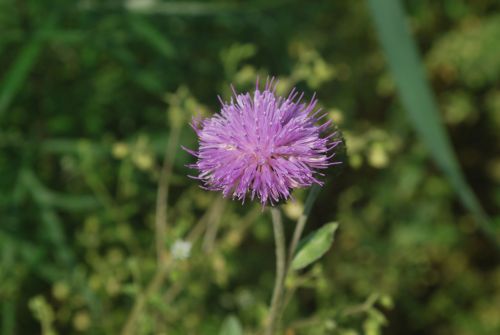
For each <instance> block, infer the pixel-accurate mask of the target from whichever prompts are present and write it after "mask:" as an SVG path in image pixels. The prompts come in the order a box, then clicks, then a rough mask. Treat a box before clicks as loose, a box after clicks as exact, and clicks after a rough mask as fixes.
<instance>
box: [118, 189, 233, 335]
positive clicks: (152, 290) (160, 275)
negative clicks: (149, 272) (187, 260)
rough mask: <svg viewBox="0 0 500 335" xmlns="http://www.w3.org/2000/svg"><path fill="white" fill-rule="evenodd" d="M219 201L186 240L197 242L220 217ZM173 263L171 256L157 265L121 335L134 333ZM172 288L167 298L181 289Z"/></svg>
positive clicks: (170, 297)
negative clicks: (142, 314)
mask: <svg viewBox="0 0 500 335" xmlns="http://www.w3.org/2000/svg"><path fill="white" fill-rule="evenodd" d="M221 201H223V200H221V199H220V197H218V198H217V199H216V200H215V202H214V204H212V206H210V208H209V209H208V210H207V211H206V212H205V214H204V215H203V216H202V217H201V219H200V220H199V221H198V223H197V224H196V225H195V226H194V227H193V228H192V229H191V231H190V232H189V233H188V234H187V237H186V241H188V242H191V243H192V244H195V242H197V241H198V239H199V238H200V237H201V236H202V234H203V231H204V229H205V228H206V227H207V226H209V225H211V224H214V223H213V222H211V221H213V220H220V219H221V215H218V214H217V213H214V212H217V211H219V208H220V205H219V206H218V205H217V204H218V203H220V202H221ZM174 265H175V260H173V259H172V258H166V259H165V261H164V262H163V263H160V265H159V266H157V268H156V272H155V274H154V276H153V278H152V279H151V281H150V282H149V284H148V285H147V286H146V289H145V290H144V292H142V293H139V295H138V297H137V298H136V300H135V301H134V305H133V306H132V310H131V311H130V314H129V316H128V317H127V319H126V322H125V325H124V326H123V329H122V331H121V334H122V335H134V334H136V324H137V321H138V319H139V317H140V315H141V313H142V312H143V311H144V309H145V307H146V304H147V302H148V300H149V299H150V298H151V297H152V296H153V295H154V294H156V293H158V291H159V290H160V288H161V286H162V285H163V283H164V282H165V280H166V279H167V274H168V273H169V271H170V269H171V268H172V267H173V266H174ZM172 288H173V289H172V291H176V292H170V291H169V292H170V293H168V292H167V295H166V296H167V297H168V299H173V298H174V297H175V295H176V294H177V293H179V292H180V291H181V289H182V287H180V288H175V286H173V287H172Z"/></svg>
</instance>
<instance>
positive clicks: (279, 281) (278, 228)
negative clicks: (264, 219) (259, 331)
mask: <svg viewBox="0 0 500 335" xmlns="http://www.w3.org/2000/svg"><path fill="white" fill-rule="evenodd" d="M271 217H272V221H273V231H274V241H275V245H276V279H275V282H274V290H273V297H272V299H271V305H270V307H269V319H268V322H267V326H266V330H265V332H264V334H265V335H273V334H274V329H275V328H276V324H277V323H278V320H279V314H280V313H279V312H280V305H281V300H282V297H283V291H284V286H285V275H286V272H287V269H286V267H287V264H286V246H285V231H284V229H283V220H282V219H281V212H280V209H279V208H277V207H271Z"/></svg>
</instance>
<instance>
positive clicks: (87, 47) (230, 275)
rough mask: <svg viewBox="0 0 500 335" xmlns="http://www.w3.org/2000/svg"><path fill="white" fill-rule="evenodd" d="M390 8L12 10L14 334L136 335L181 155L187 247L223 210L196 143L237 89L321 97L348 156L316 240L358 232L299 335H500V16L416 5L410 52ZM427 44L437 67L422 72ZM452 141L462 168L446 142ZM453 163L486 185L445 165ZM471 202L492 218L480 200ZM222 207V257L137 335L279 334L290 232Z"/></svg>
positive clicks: (321, 280) (7, 3)
mask: <svg viewBox="0 0 500 335" xmlns="http://www.w3.org/2000/svg"><path fill="white" fill-rule="evenodd" d="M388 3H389V5H388ZM390 3H394V1H388V2H385V1H375V0H374V1H369V2H368V1H367V2H365V1H323V0H319V1H296V0H290V1H259V0H254V1H200V2H184V1H178V2H169V1H154V0H152V1H139V0H136V1H128V2H123V1H119V0H117V1H91V0H88V1H76V2H73V1H41V0H0V252H1V254H0V304H1V306H0V325H1V326H0V333H1V334H5V335H9V334H35V333H40V332H42V331H41V329H42V328H43V329H44V330H43V333H44V334H55V333H57V334H73V333H75V334H78V333H87V334H117V333H119V332H120V330H121V328H122V326H123V324H124V323H125V320H126V319H127V318H128V315H129V314H128V313H129V311H130V309H131V307H132V304H133V302H134V301H135V300H136V299H137V296H138V294H139V292H142V291H143V289H144V287H145V286H146V285H147V283H148V281H149V280H150V278H151V277H152V276H153V273H154V272H155V268H156V263H155V262H156V254H155V243H154V240H155V231H154V215H155V202H156V188H157V184H158V175H159V170H160V166H161V164H162V159H163V158H162V157H163V153H164V151H165V148H166V147H167V146H168V143H169V142H173V145H171V147H172V148H175V151H174V150H170V152H169V154H168V155H169V157H170V160H169V161H170V162H172V164H173V169H172V171H173V172H172V174H171V176H170V183H171V187H170V197H169V203H168V204H169V209H168V225H169V230H168V233H167V234H166V236H165V238H164V243H165V247H166V248H169V247H170V246H171V245H172V243H173V242H174V241H175V240H176V239H179V238H182V236H184V235H185V234H186V232H187V231H188V230H189V229H190V227H192V226H194V224H195V222H196V221H197V219H198V218H200V217H201V216H202V215H203V214H204V212H205V211H207V210H209V209H210V208H211V207H212V205H213V204H214V203H215V204H218V203H219V202H217V199H218V198H219V197H220V195H219V194H215V193H210V192H206V191H203V190H201V189H199V188H198V187H197V185H196V181H194V180H191V179H189V178H187V177H186V175H187V174H189V173H193V172H192V171H189V170H188V169H187V168H186V167H185V166H184V165H185V164H187V163H189V162H192V161H193V158H192V157H190V156H189V155H188V154H186V153H185V152H183V151H182V150H178V145H176V143H180V144H183V145H186V146H188V147H191V148H195V147H196V142H195V135H194V132H193V131H192V130H191V129H190V128H189V126H188V122H189V120H190V119H191V117H192V116H193V115H196V114H197V113H198V112H199V113H201V114H202V115H210V114H212V113H214V112H216V111H217V110H218V107H219V104H218V101H217V95H218V94H220V95H221V96H222V97H223V98H224V99H228V98H229V96H230V89H229V84H230V83H233V84H234V85H235V86H236V88H237V89H238V90H245V89H249V88H251V87H253V86H254V85H255V84H254V83H255V79H256V77H257V76H260V78H266V77H267V76H276V77H278V78H279V79H280V81H281V83H282V86H281V89H282V90H283V92H284V91H286V90H287V89H289V88H291V87H292V86H296V87H298V88H299V89H300V90H303V91H305V92H306V96H308V97H310V96H311V95H312V93H313V92H316V93H317V96H318V98H319V100H320V104H321V106H322V107H323V108H324V110H325V111H326V112H327V113H328V115H329V117H331V118H333V120H335V121H336V122H337V124H338V126H339V127H340V128H341V129H342V130H343V131H344V134H345V138H346V143H347V150H348V159H347V161H346V162H345V164H343V168H342V171H341V173H340V168H339V169H338V170H337V171H333V173H331V174H330V176H329V177H328V178H327V185H326V186H325V187H324V188H323V190H322V192H321V194H320V196H319V199H318V201H317V202H316V204H315V207H314V209H313V214H312V216H311V219H310V222H309V223H308V226H307V227H306V230H307V231H311V230H313V229H315V228H317V227H319V226H321V225H322V224H324V223H326V222H329V221H338V222H339V223H340V228H339V231H338V233H337V236H336V240H335V243H334V245H333V248H332V250H331V251H330V252H329V253H328V254H327V255H326V256H325V257H324V258H322V260H321V261H320V262H319V263H318V264H316V265H315V266H313V267H312V268H311V269H309V270H306V271H305V272H304V273H303V276H304V278H306V279H304V284H303V287H301V288H300V289H298V290H297V292H296V295H295V297H294V298H293V299H292V300H291V303H290V306H289V308H288V309H287V312H286V314H285V317H284V324H285V329H288V330H287V331H288V333H287V335H288V334H343V335H354V334H367V335H372V334H408V335H410V334H415V335H416V334H431V335H434V334H435V335H438V334H439V335H442V334H450V335H451V334H453V335H466V334H467V335H468V334H470V335H481V334H491V335H493V334H499V333H500V317H499V311H500V268H499V267H498V264H499V261H500V257H499V252H498V248H497V247H496V246H495V244H498V242H495V240H496V241H499V240H500V239H499V236H498V235H499V234H498V229H497V228H495V227H498V225H499V221H500V214H499V212H500V156H499V149H500V14H499V9H500V4H499V3H498V1H494V0H477V1H463V0H443V1H405V2H402V4H403V9H404V10H405V11H406V13H405V15H406V19H407V20H406V21H401V22H403V23H405V24H408V26H407V27H409V28H410V30H409V31H410V32H411V35H408V36H407V37H408V38H410V39H406V40H405V38H406V37H405V36H406V35H404V34H403V35H402V36H403V37H402V38H403V40H400V41H399V42H397V43H394V41H393V43H390V42H388V41H389V40H390V38H391V33H398V32H400V31H399V30H398V29H397V27H398V26H397V22H398V20H397V19H398V17H397V16H396V17H395V16H394V15H393V13H392V12H390V10H389V9H388V8H389V7H390V6H391V5H390ZM370 4H371V6H370ZM384 6H388V7H384ZM377 9H378V12H377ZM372 11H373V13H372ZM391 13H392V14H391ZM374 15H375V16H376V15H379V16H376V17H378V18H379V19H380V20H379V21H378V22H379V24H378V25H375V21H374V19H373V18H374ZM380 15H382V17H381V16H380ZM383 15H386V16H385V17H383ZM401 18H402V17H399V19H401ZM394 22H396V23H395V24H396V25H395V26H392V27H396V29H394V28H392V30H391V29H388V30H387V31H385V32H384V31H383V28H382V27H383V24H387V25H388V26H389V27H391V24H393V23H394ZM403 32H404V30H403ZM383 34H386V35H383ZM387 34H389V35H387ZM396 35H397V34H396ZM378 36H380V37H382V41H384V40H383V38H384V37H383V36H385V38H387V39H388V40H386V41H385V43H382V44H381V43H379V39H378V38H377V37H378ZM400 37H401V36H400ZM412 38H413V39H414V41H412V40H411V39H412ZM412 43H415V45H416V46H417V48H418V50H419V52H420V53H421V58H416V61H418V62H419V63H418V67H414V66H413V65H414V64H413V63H412V62H411V61H409V63H405V62H406V61H408V59H407V58H405V57H406V56H407V55H406V54H405V49H404V48H405V45H406V44H407V45H409V46H410V47H411V45H412ZM412 55H413V56H414V54H411V53H410V56H412ZM385 56H389V57H388V58H386V57H385ZM398 57H402V58H398ZM387 60H389V62H388V61H387ZM398 61H402V62H403V63H399V65H398V64H395V63H393V62H396V63H397V62H398ZM419 67H423V68H424V69H425V70H426V76H422V78H420V79H423V78H425V79H427V81H425V82H424V81H420V82H419V81H418V80H419V78H418V73H419V72H418V68H419ZM391 71H393V72H391ZM394 71H396V72H394ZM397 71H399V72H397ZM415 73H417V77H415V76H414V75H415ZM393 78H396V80H393ZM418 85H424V86H423V87H424V88H423V90H424V91H425V90H429V88H430V90H432V92H433V93H434V94H435V101H436V104H437V106H438V107H437V108H434V106H433V103H432V101H431V102H430V105H429V101H427V100H426V99H428V98H430V99H432V96H431V97H426V96H421V95H419V94H420V93H421V92H420V91H418V92H416V93H415V92H412V89H411V88H412V87H418ZM427 85H428V86H427ZM405 90H406V91H405ZM398 92H399V93H401V94H402V96H403V97H404V96H405V94H406V96H408V94H409V95H411V94H416V95H415V96H414V98H415V99H414V100H411V99H410V100H406V101H405V100H403V101H402V102H403V104H402V103H401V100H400V99H399V95H398ZM405 92H406V93H405ZM419 92H420V93H419ZM424 95H425V94H424ZM408 101H413V102H410V103H408ZM429 106H430V107H429ZM412 110H413V114H408V113H407V112H409V111H410V112H411V111H412ZM425 113H429V114H425ZM419 115H420V118H419ZM422 115H424V116H425V115H430V117H428V116H426V117H421V116H422ZM440 120H443V121H442V122H441V121H440ZM440 125H443V126H444V130H445V131H446V132H447V133H448V134H449V138H450V143H451V146H450V148H451V149H452V150H453V152H454V155H456V157H457V161H456V162H454V161H453V159H454V155H453V153H452V152H451V151H450V152H446V150H445V152H443V151H439V150H440V149H441V148H442V147H441V145H440V143H438V142H435V137H433V136H434V135H435V133H433V132H434V131H437V132H440V131H441V128H440ZM176 127H177V128H176ZM179 127H180V137H179V138H178V139H177V137H176V136H171V134H172V131H173V130H174V129H179ZM415 129H418V131H417V132H416V131H415ZM427 136H431V137H427ZM438 137H439V136H438ZM445 141H446V139H445ZM433 155H434V156H433ZM439 157H441V158H439ZM174 158H175V159H174ZM436 158H437V160H436ZM448 158H449V159H451V162H452V163H451V164H452V165H453V164H456V163H457V162H458V164H456V166H460V169H461V170H463V172H464V175H465V179H466V180H467V183H468V186H467V185H465V184H461V183H460V182H456V178H457V177H456V176H454V175H453V173H454V172H453V171H454V170H453V169H451V170H448V171H447V170H446V168H445V169H444V170H443V169H442V168H441V167H442V166H443V165H446V162H449V161H447V159H448ZM440 159H441V161H440ZM443 161H445V163H443ZM436 162H437V163H436ZM450 171H451V172H450ZM456 171H458V170H456ZM337 172H339V173H337ZM458 178H459V177H458ZM454 180H455V183H453V181H454ZM450 181H451V182H450ZM457 185H458V186H457ZM469 187H470V190H472V191H473V192H474V193H475V194H476V195H477V198H478V203H479V204H480V207H482V208H483V209H484V211H485V212H486V213H487V214H488V216H489V218H487V219H481V220H478V216H481V215H482V214H481V213H479V215H478V211H479V212H481V209H479V210H477V209H478V207H474V206H472V207H474V208H475V209H476V210H475V209H474V208H472V211H469V210H467V209H465V208H466V207H464V206H463V204H462V203H461V201H460V199H461V197H462V199H463V198H464V197H465V198H467V196H470V194H471V193H468V188H469ZM463 192H465V193H463ZM464 194H465V195H464ZM296 198H297V199H298V200H297V202H296V203H292V204H291V205H288V207H286V210H285V213H286V216H285V217H286V220H287V222H286V225H287V234H291V232H292V229H293V224H294V221H293V220H292V219H293V218H294V217H295V216H296V214H294V209H295V211H296V210H297V208H299V209H300V206H301V204H302V201H303V199H305V192H297V194H296ZM222 204H224V205H225V206H224V211H222V210H221V209H220V208H219V209H217V211H218V214H219V215H220V216H221V221H220V222H221V223H220V229H219V234H217V238H216V240H215V244H214V246H213V248H211V249H210V250H209V251H206V249H204V248H203V247H202V246H201V245H202V243H197V244H195V245H194V247H193V248H194V249H193V252H192V257H191V258H190V259H189V261H185V262H182V264H180V265H179V266H178V267H177V268H176V269H175V270H172V272H171V273H169V276H168V278H167V280H166V281H165V283H164V284H163V285H162V286H161V288H160V289H159V291H158V292H157V294H155V297H154V299H152V301H149V302H148V304H147V306H146V310H145V311H143V313H142V314H141V315H140V322H139V328H138V330H137V331H138V333H140V334H151V333H155V334H161V333H165V334H219V329H220V327H221V324H222V323H223V320H224V319H225V318H226V317H227V315H230V314H234V315H236V316H237V317H238V319H239V321H240V322H241V324H242V325H243V327H244V329H245V331H246V333H248V334H256V333H257V331H258V329H259V328H260V327H261V325H262V322H263V320H264V317H265V313H266V308H267V307H266V306H267V304H268V301H269V299H270V294H271V291H272V284H273V276H274V259H273V257H272V256H273V241H272V235H271V233H272V231H271V227H270V218H269V215H268V213H267V212H261V210H260V207H259V205H254V204H245V205H243V206H242V205H240V204H239V203H236V202H228V203H222ZM219 207H221V206H220V203H219ZM469 209H471V206H469ZM478 222H481V223H480V225H479V226H478ZM485 227H487V228H485ZM175 285H177V287H180V289H179V293H177V294H176V296H175V299H173V300H172V301H169V302H168V303H166V302H165V300H164V299H165V292H169V291H168V290H169V289H170V288H171V287H173V286H175ZM364 301H367V302H368V303H367V304H363V302H364ZM40 325H43V327H42V328H41V326H40Z"/></svg>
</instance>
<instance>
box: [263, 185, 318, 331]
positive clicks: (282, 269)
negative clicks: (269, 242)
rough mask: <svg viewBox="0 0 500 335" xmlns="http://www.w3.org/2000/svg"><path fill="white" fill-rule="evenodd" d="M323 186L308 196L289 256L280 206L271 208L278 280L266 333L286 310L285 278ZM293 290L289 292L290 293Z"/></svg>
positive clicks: (313, 190)
mask: <svg viewBox="0 0 500 335" xmlns="http://www.w3.org/2000/svg"><path fill="white" fill-rule="evenodd" d="M320 189H321V187H320V186H319V185H313V186H312V187H311V190H310V191H309V195H308V196H307V199H306V203H305V206H304V211H303V213H302V215H301V216H300V217H299V219H298V220H297V224H296V225H295V231H294V232H293V237H292V241H291V243H290V248H289V249H288V257H287V256H286V246H285V233H284V229H283V221H282V219H281V212H280V210H279V209H278V208H275V207H272V208H271V217H272V220H273V230H274V239H275V243H276V281H275V284H274V291H273V297H272V299H271V305H270V308H269V321H268V323H267V327H266V331H265V333H264V334H265V335H272V334H274V330H275V328H276V325H277V324H278V323H279V320H280V318H281V315H282V313H283V311H284V310H285V307H286V303H284V302H285V301H286V300H289V299H286V300H283V297H284V296H285V280H286V278H287V277H288V274H289V273H290V269H291V264H292V260H293V257H294V255H295V251H296V249H297V246H298V244H299V241H300V238H301V236H302V233H303V232H304V227H305V225H306V222H307V219H308V218H309V214H310V213H311V209H312V206H313V204H314V202H315V201H316V198H317V197H318V194H319V191H320ZM291 294H293V292H289V295H291Z"/></svg>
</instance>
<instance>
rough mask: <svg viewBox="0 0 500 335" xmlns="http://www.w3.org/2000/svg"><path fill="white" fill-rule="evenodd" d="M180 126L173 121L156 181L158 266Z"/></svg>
mask: <svg viewBox="0 0 500 335" xmlns="http://www.w3.org/2000/svg"><path fill="white" fill-rule="evenodd" d="M180 133H181V128H180V127H179V126H178V125H177V124H176V123H173V127H172V129H171V130H170V134H169V137H168V145H167V146H166V149H165V154H164V157H163V165H162V167H161V172H160V180H159V182H158V192H157V196H156V217H155V229H156V231H155V238H156V254H157V262H158V267H161V264H163V263H164V262H165V240H164V239H165V235H166V233H167V210H168V206H167V203H168V191H169V186H170V176H171V175H172V167H173V160H174V158H175V154H176V153H177V145H178V142H179V136H180Z"/></svg>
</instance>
